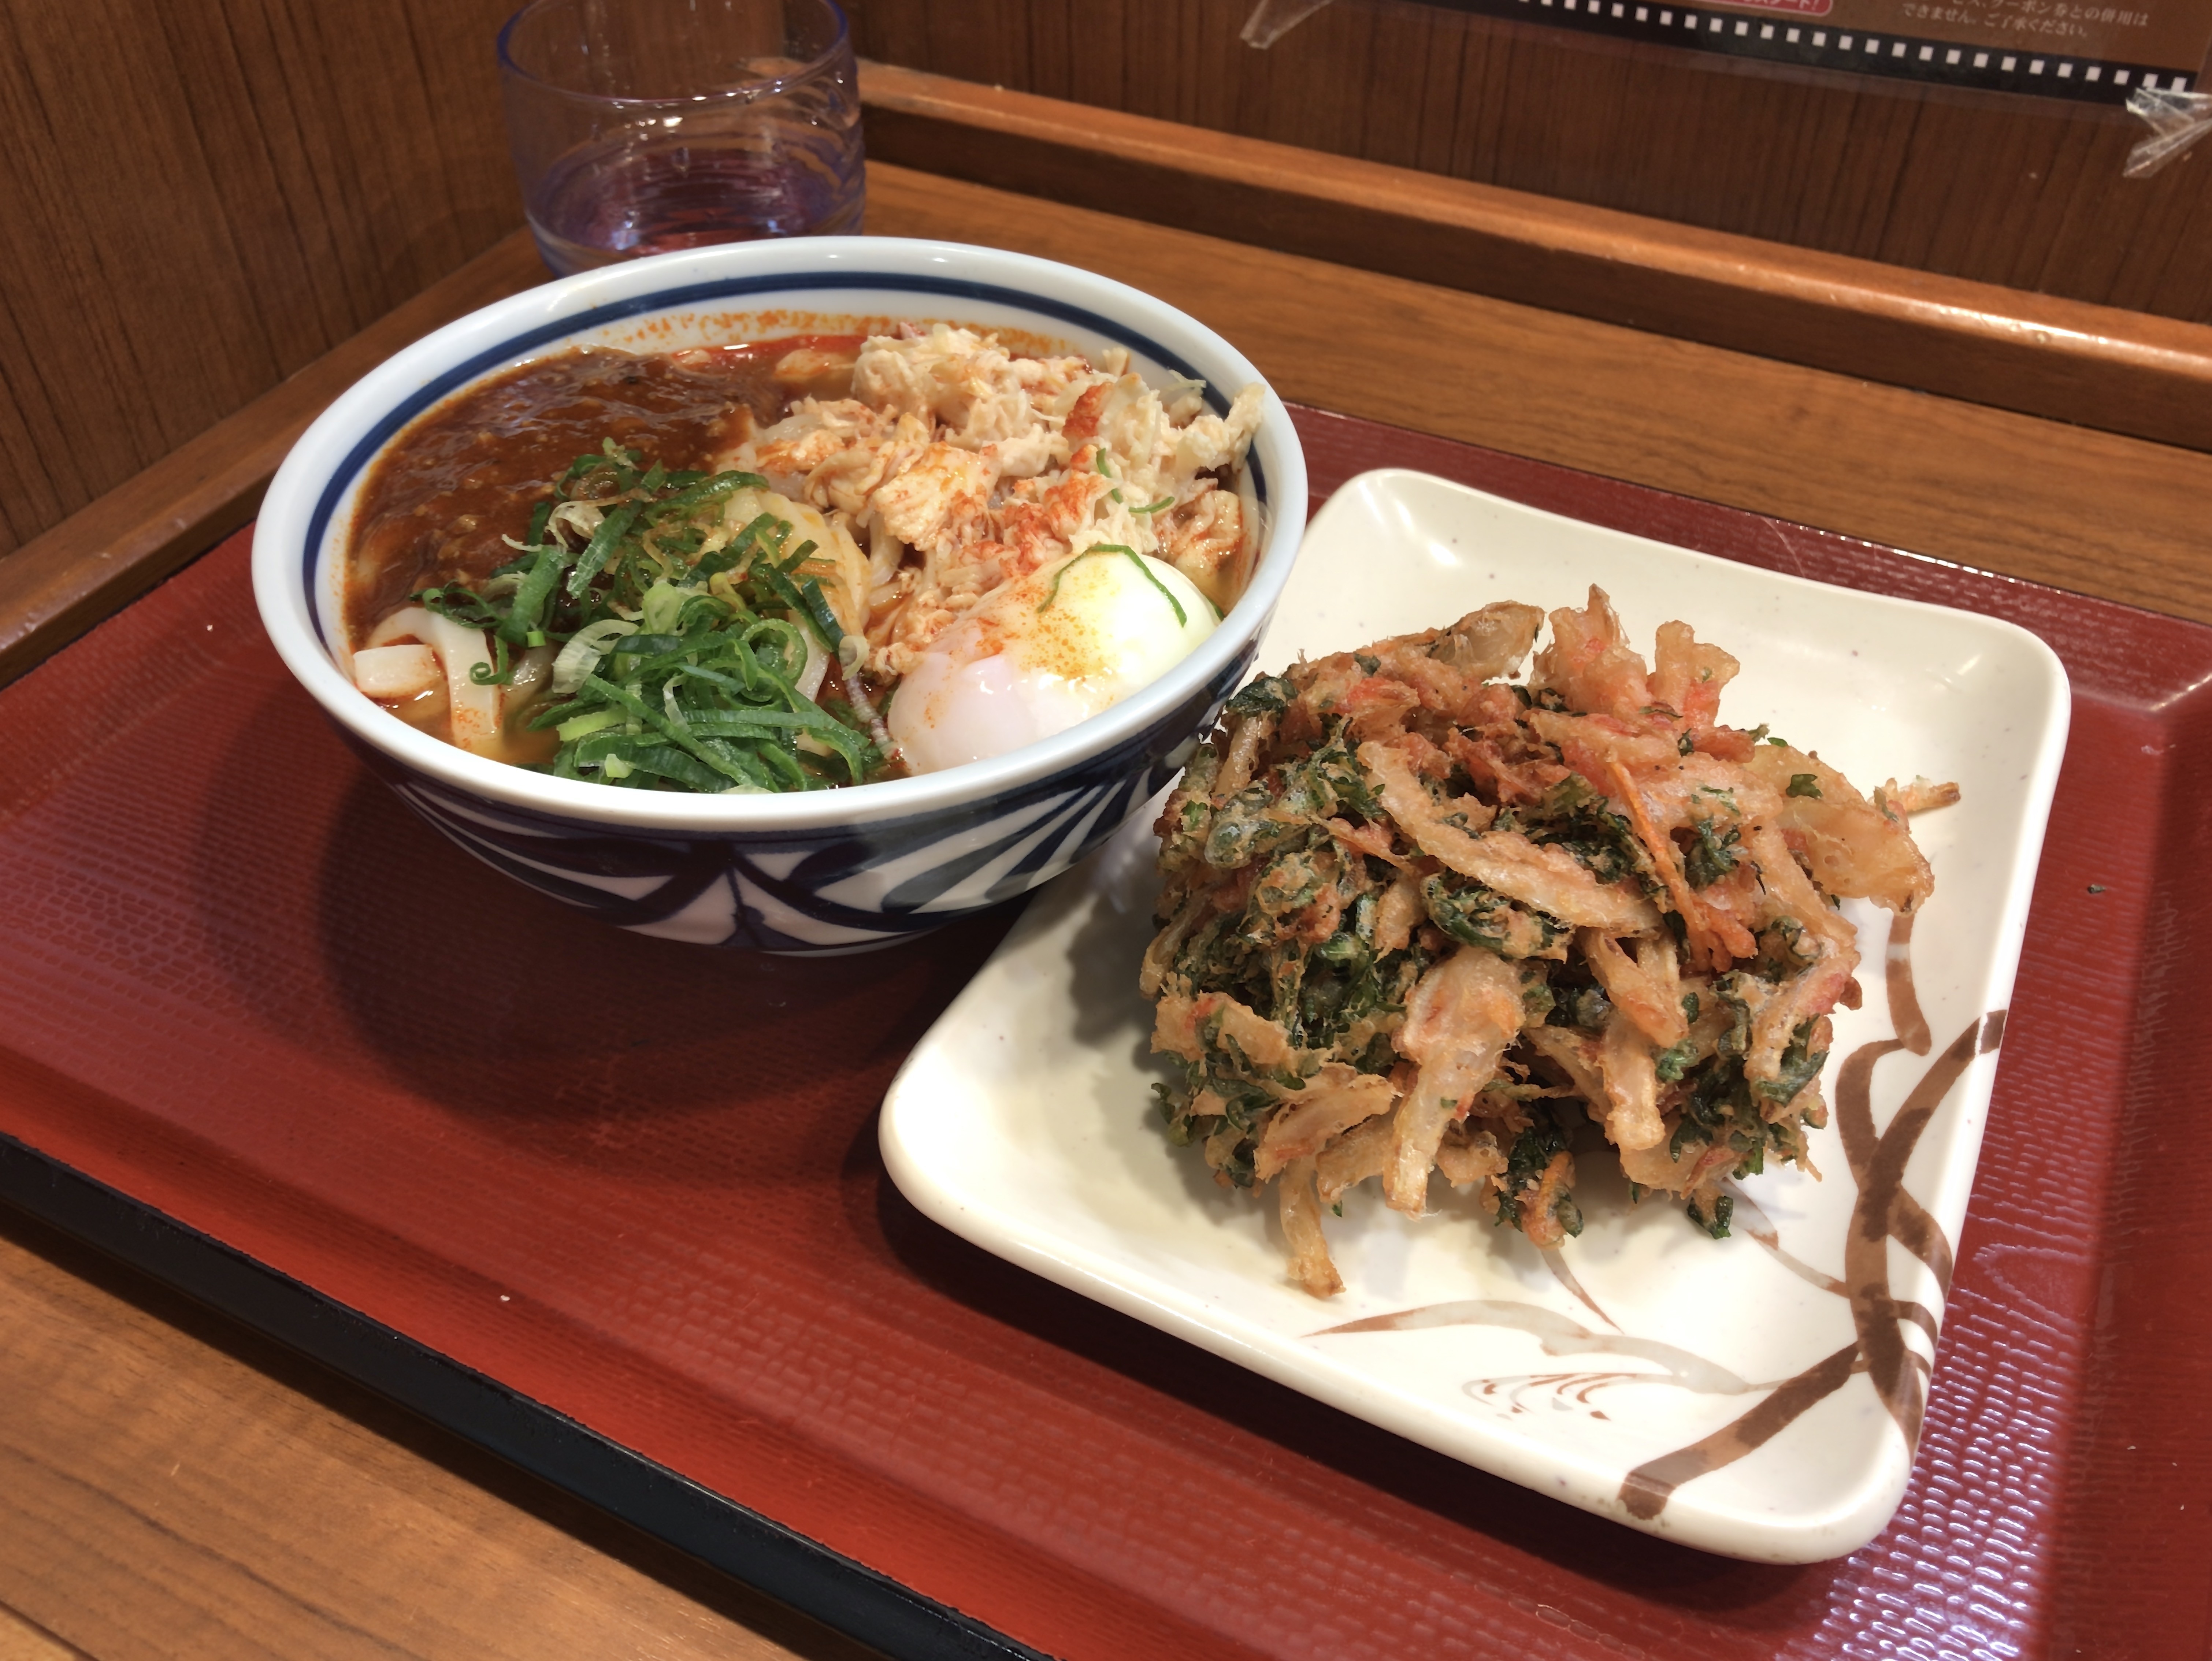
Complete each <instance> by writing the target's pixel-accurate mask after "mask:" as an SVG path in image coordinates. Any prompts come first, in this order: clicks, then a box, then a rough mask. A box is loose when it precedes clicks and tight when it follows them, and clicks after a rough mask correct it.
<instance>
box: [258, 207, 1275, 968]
mask: <svg viewBox="0 0 2212 1661" xmlns="http://www.w3.org/2000/svg"><path fill="white" fill-rule="evenodd" d="M830 318H836V319H867V320H870V321H871V322H872V323H874V324H878V326H880V325H881V324H884V323H887V322H889V321H890V320H895V319H900V318H910V319H913V320H915V321H916V322H927V321H939V320H941V321H946V322H954V323H964V324H974V325H977V326H981V327H986V328H994V329H999V330H1008V331H1017V332H1018V333H1020V334H1022V335H1025V336H1044V337H1046V338H1048V339H1051V340H1056V341H1064V342H1066V343H1067V344H1068V345H1069V346H1070V347H1072V348H1073V349H1075V350H1078V351H1080V352H1084V353H1086V354H1089V355H1097V354H1098V353H1100V352H1102V351H1103V350H1104V349H1107V348H1109V347H1113V346H1121V347H1125V348H1127V350H1128V352H1129V354H1130V359H1131V367H1132V368H1133V369H1134V370H1135V371H1136V372H1137V373H1139V374H1142V375H1144V376H1145V377H1146V379H1149V380H1154V381H1156V382H1164V380H1165V379H1167V378H1168V377H1170V376H1173V375H1190V376H1195V377H1196V378H1198V379H1201V380H1203V381H1205V382H1206V389H1207V397H1208V398H1209V400H1210V401H1212V403H1213V406H1214V407H1215V408H1216V409H1225V408H1226V405H1227V401H1228V399H1229V398H1230V397H1232V396H1233V395H1234V394H1235V393H1236V392H1237V390H1238V389H1239V388H1241V387H1243V386H1246V385H1250V384H1251V383H1253V382H1255V381H1257V380H1259V379H1261V377H1260V374H1259V372H1258V371H1257V370H1255V368H1254V367H1252V365H1251V364H1250V363H1249V361H1246V360H1245V358H1244V357H1243V355H1241V354H1240V353H1238V352H1237V350H1236V349H1235V348H1233V347H1231V345H1230V344H1229V343H1227V342H1226V341H1225V340H1223V339H1222V338H1221V337H1220V336H1218V335H1217V334H1215V333H1214V332H1213V331H1212V330H1210V329H1207V328H1206V327H1205V326H1204V325H1203V324H1200V323H1198V322H1196V321H1195V320H1194V319H1193V318H1188V317H1186V316H1185V315H1183V313H1182V312H1178V311H1176V309H1175V308H1174V307H1173V306H1168V305H1165V304H1164V303H1163V302H1161V301H1159V300H1154V299H1153V298H1152V297H1151V296H1150V295H1148V294H1142V293H1140V292H1139V291H1138V290H1137V289H1134V288H1128V287H1127V286H1126V285H1124V284H1121V283H1119V282H1110V281H1109V280H1108V279H1106V278H1104V277H1101V276H1093V275H1092V274H1091V273H1090V272H1087V271H1080V270H1075V269H1074V268H1073V267H1071V266H1066V265H1060V264H1054V263H1053V262H1051V261H1049V260H1042V259H1035V258H1030V257H1029V256H1027V255H1024V254H1012V253H1004V252H998V251H996V250H993V249H987V248H974V247H967V246H962V245H960V244H957V243H939V242H917V241H903V240H897V239H889V238H878V237H816V238H804V239H795V240H792V241H782V242H754V243H741V244H736V245H732V246H724V247H716V248H703V249H700V250H697V251H696V252H687V253H680V254H667V255H663V256H661V257H659V258H653V259H643V260H637V261H634V262H632V263H630V264H621V265H613V266H609V267H607V268H606V269H605V270H598V271H591V272H586V273H583V274H581V275H579V276H572V277H567V278H564V279H562V281H560V282H551V283H548V284H546V285H545V286H544V287H543V288H533V289H532V290H530V291H529V292H528V293H526V294H517V295H515V296H513V298H512V299H509V300H501V301H500V302H499V303H497V304H496V305H493V306H486V307H485V308H484V309H483V310H482V311H480V312H476V313H474V314H473V315H471V316H470V317H466V318H462V319H461V320H460V321H459V322H458V323H455V324H451V325H449V326H447V328H444V329H441V330H439V331H438V332H437V333H435V334H434V335H431V336H428V338H426V339H424V340H421V341H418V342H416V343H415V344H414V345H413V346H410V347H409V348H408V349H406V350H405V351H404V352H401V353H400V354H398V355H397V356H395V357H393V358H392V359H391V360H390V361H388V362H386V363H385V364H383V365H382V366H381V367H379V368H377V369H376V370H374V372H373V373H370V374H369V375H368V376H367V377H366V378H364V379H362V381H361V382H360V383H359V384H357V385H355V386H354V387H353V388H352V389H351V390H349V391H348V392H346V394H345V395H344V396H343V397H340V398H339V399H338V400H337V402H336V403H333V404H332V405H331V407H330V408H329V409H327V410H325V412H324V413H323V415H321V417H320V418H319V420H317V421H316V422H315V423H314V425H313V426H312V427H309V428H308V429H307V433H305V434H304V435H302V437H301V439H300V442H299V443H298V444H297V445H296V446H295V447H294V448H293V451H292V453H291V454H290V455H289V457H287V458H285V462H284V464H283V467H282V468H281V469H279V470H278V471H277V474H276V480H275V482H273V483H272V484H271V485H270V489H269V494H268V497H267V500H265V502H264V505H263V506H262V510H261V518H260V523H259V524H258V528H257V530H256V532H255V536H254V548H253V583H254V594H255V597H256V600H257V601H258V604H259V607H260V610H261V617H262V621H263V623H264V625H265V626H266V627H267V628H268V630H269V633H270V639H271V640H274V641H275V643H276V649H277V651H278V652H279V653H280V654H281V655H282V656H283V659H284V662H285V664H286V666H287V667H289V669H290V670H291V671H292V673H293V674H294V675H295V676H298V677H299V680H300V683H301V685H302V686H304V687H305V688H307V691H308V692H309V693H310V694H312V695H313V697H314V698H315V700H316V701H317V702H319V704H320V705H321V706H323V709H324V711H325V712H326V713H327V714H328V715H329V716H330V717H331V719H332V720H334V721H336V722H337V725H338V728H339V730H340V731H341V732H343V734H344V735H345V736H346V737H347V738H348V739H349V741H350V742H351V743H353V744H354V746H355V748H356V749H358V750H359V751H360V752H361V754H362V755H363V756H364V758H366V759H367V760H368V761H369V763H370V764H371V766H373V767H375V768H376V770H377V771H378V772H379V773H381V774H382V775H383V776H384V777H385V778H386V779H387V780H388V781H389V782H390V783H391V784H392V786H393V787H394V788H395V789H396V790H398V791H399V793H400V795H401V796H402V797H404V798H405V799H406V801H407V802H408V803H409V805H410V806H411V807H412V808H414V809H415V810H416V812H417V813H419V814H421V815H422V817H423V818H425V819H426V820H428V821H429V822H430V823H431V824H432V825H434V826H435V827H437V828H438V829H439V830H440V831H441V832H443V833H444V834H446V835H447V836H448V837H450V838H451V839H452V840H454V841H455V842H458V843H459V844H460V846H463V847H465V848H466V849H467V850H468V851H469V852H471V853H473V854H475V855H477V857H478V858H481V859H483V860H484V861H486V862H487V863H488V864H493V865H495V866H497V867H498V868H499V869H500V870H503V871H505V872H507V874H508V875H509V876H513V877H515V878H517V879H518V880H520V881H521V882H526V883H528V884H530V885H531V886H532V888H538V889H539V890H541V891H542V892H544V893H546V894H551V895H552V896H553V897H554V898H556V899H557V900H562V901H564V902H566V903H568V904H570V905H573V906H578V907H580V908H581V909H585V910H588V911H591V912H596V913H598V914H599V915H600V916H601V917H603V918H606V919H608V920H610V921H611V922H615V923H617V924H621V925H622V926H623V927H626V928H631V929H636V930H639V931H643V932H645V933H649V934H658V935H664V936H667V937H671V938H674V939H679V940H690V941H697V942H702V943H710V944H717V945H732V946H738V947H750V948H752V949H761V950H769V951H784V952H827V951H851V950H863V949H867V948H869V947H871V946H877V945H882V944H886V943H890V942H891V941H894V940H896V939H899V938H902V937H906V936H908V935H911V934H915V933H920V932H921V931H926V930H928V929H932V928H934V927H937V926H939V924H944V923H945V922H948V921H950V920H951V919H952V918H955V917H958V916H961V915H963V914H964V913H967V912H974V911H978V910H981V909H983V908H985V907H987V906H993V905H995V904H997V903H999V902H1000V901H1001V900H1006V899H1008V898H1011V897H1012V896H1013V895H1015V894H1021V893H1024V892H1025V891H1027V890H1028V889H1030V888H1034V887H1036V885H1037V884H1039V883H1041V882H1046V881H1048V879H1050V878H1051V877H1053V876H1057V875H1058V874H1059V873H1060V872H1061V871H1063V870H1066V868H1067V867H1068V866H1069V865H1071V864H1073V863H1074V862H1075V861H1076V860H1077V859H1079V858H1082V856H1083V855H1084V854H1085V853H1087V852H1090V851H1091V849H1092V848H1093V847H1095V846H1097V845H1098V844H1099V843H1101V842H1103V840H1105V839H1106V838H1107V837H1108V836H1109V835H1111V834H1113V832H1114V831H1115V828H1116V827H1118V826H1120V825H1121V822H1122V821H1124V820H1125V819H1127V817H1128V816H1129V815H1130V814H1131V813H1133V811H1135V810H1136V809H1138V808H1139V807H1140V806H1141V805H1142V804H1143V803H1145V802H1146V800H1147V799H1148V798H1149V797H1151V796H1152V794H1153V793H1154V792H1155V791H1157V790H1158V788H1159V787H1160V786H1161V785H1164V783H1165V782H1166V781H1167V780H1168V779H1169V778H1170V777H1171V776H1172V774H1173V773H1174V772H1175V770H1176V768H1177V767H1180V766H1181V765H1182V761H1183V759H1184V757H1185V756H1186V755H1188V751H1189V748H1190V746H1191V744H1192V743H1193V742H1194V739H1195V737H1196V736H1197V735H1198V734H1200V733H1201V732H1203V731H1204V730H1206V728H1207V727H1208V726H1210V725H1211V724H1212V721H1213V719H1214V718H1215V715H1216V714H1217V712H1218V710H1219V708H1220V706H1221V704H1222V702H1223V700H1225V698H1226V697H1227V696H1228V695H1229V694H1230V693H1231V692H1232V691H1233V690H1234V689H1235V688H1236V687H1237V684H1238V683H1239V682H1241V681H1242V679H1243V676H1245V675H1246V673H1247V672H1248V671H1249V669H1250V667H1251V664H1252V658H1253V654H1254V652H1255V649H1256V646H1257V642H1258V640H1259V636H1260V633H1261V628H1262V627H1263V626H1264V625H1265V624H1266V622H1267V618H1268V616H1269V615H1270V614H1271V613H1272V612H1273V609H1274V605H1275V600H1276V597H1277V596H1278V595H1279V594H1280V593H1281V591H1282V588H1283V584H1284V582H1285V579H1287V578H1288V576H1289V575H1290V570H1291V561H1293V560H1294V559H1295V558H1296V557H1297V548H1298V540H1299V537H1300V536H1301V534H1302V533H1303V531H1304V527H1305V517H1306V473H1305V461H1304V455H1303V454H1302V452H1300V449H1299V446H1298V439H1297V433H1296V431H1295V430H1294V429H1293V428H1292V427H1291V420H1290V415H1289V414H1288V412H1287V411H1286V410H1285V409H1284V408H1283V404H1282V402H1281V400H1280V399H1279V398H1278V397H1276V396H1275V395H1274V393H1273V391H1269V392H1268V394H1267V401H1266V407H1265V413H1264V415H1263V416H1262V418H1261V423H1260V428H1259V432H1258V434H1257V436H1256V437H1255V439H1254V441H1253V445H1252V450H1251V455H1250V458H1249V466H1250V468H1251V470H1252V475H1253V479H1254V482H1255V485H1256V487H1257V488H1258V492H1259V495H1260V500H1261V503H1262V505H1263V507H1264V509H1265V512H1266V525H1267V530H1266V535H1265V540H1264V543H1263V546H1262V549H1261V557H1260V560H1259V562H1258V566H1257V567H1256V570H1255V573H1254V576H1253V579H1252V582H1251V585H1250V586H1249V588H1248V589H1247V590H1246V591H1245V593H1244V596H1243V598H1242V599H1241V600H1239V601H1238V602H1237V604H1236V606H1235V607H1234V608H1233V609H1231V611H1230V613H1229V615H1228V616H1227V617H1225V619H1224V620H1223V621H1222V623H1221V625H1220V627H1218V628H1217V629H1215V630H1214V632H1213V633H1212V634H1211V635H1210V636H1208V637H1207V639H1206V640H1205V642H1204V643H1203V644H1202V645H1201V646H1200V647H1199V649H1198V650H1197V651H1196V652H1193V653H1192V654H1191V655H1190V656H1189V657H1188V658H1185V659H1184V660H1183V661H1182V663H1180V664H1177V665H1176V667H1175V668H1174V669H1173V670H1170V671H1169V673H1168V674H1166V675H1165V676H1162V677H1161V678H1160V679H1159V680H1158V681H1157V682H1153V683H1152V685H1151V686H1149V687H1147V688H1145V689H1144V690H1142V691H1141V692H1139V693H1137V694H1134V695H1133V696H1132V697H1130V698H1129V699H1127V700H1125V701H1124V702H1122V703H1121V704H1118V705H1116V706H1115V707H1113V708H1112V709H1110V710H1108V711H1107V712H1105V713H1103V714H1102V715H1098V716H1096V717H1094V718H1091V720H1088V721H1085V722H1084V723H1083V724H1081V725H1079V726H1077V727H1074V728H1073V729H1071V730H1068V731H1066V732H1064V733H1061V734H1060V735H1059V736H1057V737H1053V738H1049V739H1047V740H1045V741H1043V742H1042V743H1036V744H1033V745H1030V747H1028V748H1027V749H1020V750H1017V751H1014V752H1012V754H1009V755H1003V756H999V757H996V758H994V759H993V760H990V761H978V762H974V763H971V764H969V766H966V767H955V768H951V769H949V770H948V771H945V772H943V773H928V774H924V775H922V776H921V777H919V778H913V779H895V780H890V781H887V782H884V783H880V784H872V785H859V786H856V787H853V788H848V789H845V790H836V791H813V792H808V793H805V794H799V795H790V796H696V795H688V794H678V793H676V792H672V791H667V792H664V791H629V790H617V789H612V788H610V787H608V786H606V785H597V784H588V783H582V782H579V781H576V780H573V779H556V778H552V777H550V776H548V775H546V774H543V773H533V772H532V771H530V770H528V769H526V768H523V767H509V766H507V765H505V764H502V763H501V762H496V761H488V760H485V759H484V758H483V757H481V756H477V755H470V754H469V753H467V752H466V751H464V750H460V749H455V748H453V746H451V745H449V744H446V743H441V742H440V741H439V740H438V739H435V738H433V737H429V736H428V734H426V733H423V732H420V731H418V730H416V729H415V728H413V727H410V726H409V725H407V724H405V723H404V722H403V721H401V720H399V719H398V718H397V717H395V716H392V715H391V714H389V713H387V712H386V711H384V710H383V709H380V708H379V707H378V706H376V705H375V704H374V703H372V702H370V701H369V700H368V699H366V698H364V697H362V695H361V694H360V693H359V692H358V691H356V689H355V688H354V686H353V683H352V682H351V680H350V679H349V677H348V676H347V674H346V672H345V671H344V670H343V668H341V666H340V665H341V664H342V663H343V651H344V646H345V642H344V640H343V612H342V608H341V606H340V603H339V596H340V593H341V585H342V579H343V569H342V567H343V557H344V549H345V543H346V541H347V539H348V533H349V529H350V526H351V523H352V518H353V512H354V506H355V502H356V498H357V496H358V494H359V491H360V488H361V485H362V481H363V479H364V478H365V477H366V476H367V475H368V470H369V468H370V466H371V464H373V463H374V460H375V458H376V457H377V455H378V454H379V452H381V451H382V450H383V448H384V447H385V446H386V445H387V444H388V443H390V442H391V440H392V438H393V437H394V435H396V434H397V433H398V432H399V431H400V430H401V429H402V428H404V427H405V426H406V425H407V424H408V423H409V422H410V421H413V420H414V419H415V418H416V416H418V415H421V414H422V412H423V411H425V410H426V409H430V408H431V407H432V406H433V405H435V404H436V403H440V402H441V401H442V400H444V399H446V398H447V397H451V396H452V395H453V394H454V393H455V392H458V391H461V390H462V389H464V388H465V387H467V386H470V385H473V384H474V383H476V382H477V381H479V380H482V379H486V378H487V377H489V376H492V375H495V374H498V373H501V371H503V370H506V369H507V368H509V367H513V365H515V364H517V363H520V362H523V361H526V360H529V359H532V358H536V357H541V356H544V355H548V354H550V353H554V352H558V351H562V350H564V349H568V348H569V347H572V346H578V345H586V344H598V345H608V346H627V347H630V348H632V349H652V350H667V349H673V348H676V347H680V346H684V345H690V344H696V343H713V342H726V341H732V340H744V339H760V338H768V337H772V336H779V335H786V334H791V333H795V332H801V331H806V330H813V329H822V330H827V329H829V328H832V327H834V326H835V325H834V324H830V323H829V322H828V321H827V320H828V319H830Z"/></svg>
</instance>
